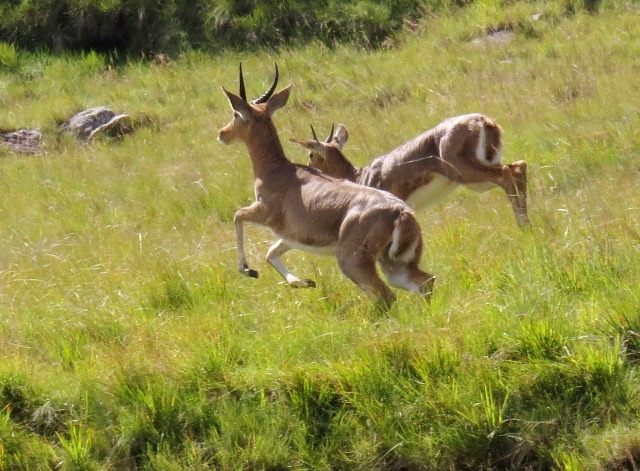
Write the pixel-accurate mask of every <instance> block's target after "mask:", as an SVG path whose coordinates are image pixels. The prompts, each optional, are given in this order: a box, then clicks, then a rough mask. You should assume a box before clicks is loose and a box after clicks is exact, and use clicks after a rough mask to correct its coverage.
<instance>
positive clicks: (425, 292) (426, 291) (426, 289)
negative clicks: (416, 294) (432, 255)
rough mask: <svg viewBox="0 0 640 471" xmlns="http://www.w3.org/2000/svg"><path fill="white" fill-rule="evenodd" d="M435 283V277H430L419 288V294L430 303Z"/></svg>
mask: <svg viewBox="0 0 640 471" xmlns="http://www.w3.org/2000/svg"><path fill="white" fill-rule="evenodd" d="M435 283H436V277H435V276H432V277H431V278H429V279H428V280H427V281H425V282H424V283H423V284H422V286H420V294H422V296H424V298H425V299H426V300H427V301H431V293H433V285H434V284H435Z"/></svg>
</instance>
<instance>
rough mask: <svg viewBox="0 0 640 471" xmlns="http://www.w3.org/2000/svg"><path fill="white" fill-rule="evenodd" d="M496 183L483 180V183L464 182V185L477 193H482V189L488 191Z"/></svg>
mask: <svg viewBox="0 0 640 471" xmlns="http://www.w3.org/2000/svg"><path fill="white" fill-rule="evenodd" d="M496 186H497V185H496V184H495V183H491V182H483V183H466V184H465V185H464V187H465V188H469V189H470V190H471V191H475V192H477V193H482V192H484V191H488V190H490V189H492V188H495V187H496Z"/></svg>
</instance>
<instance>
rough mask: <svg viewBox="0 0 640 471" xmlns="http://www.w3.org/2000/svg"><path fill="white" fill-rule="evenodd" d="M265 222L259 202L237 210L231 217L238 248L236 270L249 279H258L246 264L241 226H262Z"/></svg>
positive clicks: (263, 210)
mask: <svg viewBox="0 0 640 471" xmlns="http://www.w3.org/2000/svg"><path fill="white" fill-rule="evenodd" d="M265 221H266V212H265V208H264V206H263V205H261V204H260V203H259V202H255V203H253V204H252V205H250V206H246V207H244V208H241V209H239V210H238V211H236V214H234V216H233V223H234V224H235V226H236V243H237V247H238V270H239V271H240V273H242V274H244V275H246V276H249V277H251V278H258V272H257V271H256V270H253V269H251V268H249V265H248V264H247V257H246V255H245V253H244V232H243V224H244V223H245V222H254V223H256V224H264V222H265Z"/></svg>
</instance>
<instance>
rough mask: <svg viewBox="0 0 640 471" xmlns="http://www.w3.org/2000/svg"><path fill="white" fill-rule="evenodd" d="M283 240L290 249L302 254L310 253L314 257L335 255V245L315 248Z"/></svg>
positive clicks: (314, 246)
mask: <svg viewBox="0 0 640 471" xmlns="http://www.w3.org/2000/svg"><path fill="white" fill-rule="evenodd" d="M283 240H284V241H285V242H286V244H287V245H288V246H289V247H291V248H292V249H296V250H302V251H304V252H310V253H313V254H316V255H333V256H335V254H336V244H331V245H322V246H316V245H306V244H301V243H300V242H296V241H293V240H289V239H283Z"/></svg>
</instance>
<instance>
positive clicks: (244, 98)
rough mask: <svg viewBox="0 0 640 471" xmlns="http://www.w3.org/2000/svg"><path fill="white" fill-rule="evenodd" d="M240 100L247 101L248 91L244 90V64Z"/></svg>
mask: <svg viewBox="0 0 640 471" xmlns="http://www.w3.org/2000/svg"><path fill="white" fill-rule="evenodd" d="M240 98H242V99H243V100H244V101H247V91H246V90H245V88H244V77H243V76H242V62H241V63H240Z"/></svg>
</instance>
